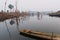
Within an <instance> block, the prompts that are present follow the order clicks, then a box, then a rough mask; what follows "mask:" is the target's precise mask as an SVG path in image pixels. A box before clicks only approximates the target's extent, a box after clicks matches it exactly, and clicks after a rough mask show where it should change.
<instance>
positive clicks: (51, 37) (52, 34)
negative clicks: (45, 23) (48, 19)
mask: <svg viewBox="0 0 60 40" xmlns="http://www.w3.org/2000/svg"><path fill="white" fill-rule="evenodd" d="M51 40H53V32H52V36H51Z"/></svg>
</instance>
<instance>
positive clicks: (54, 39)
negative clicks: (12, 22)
mask: <svg viewBox="0 0 60 40" xmlns="http://www.w3.org/2000/svg"><path fill="white" fill-rule="evenodd" d="M20 34H21V35H24V36H28V37H34V38H37V39H43V40H60V37H59V36H56V35H53V33H45V32H38V31H32V30H26V29H23V30H21V31H20Z"/></svg>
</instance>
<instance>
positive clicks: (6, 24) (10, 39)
mask: <svg viewBox="0 0 60 40" xmlns="http://www.w3.org/2000/svg"><path fill="white" fill-rule="evenodd" d="M5 25H6V28H7V31H8V34H9V37H10V40H11V33H10V31H9V28H8V25H7V22H6V21H5Z"/></svg>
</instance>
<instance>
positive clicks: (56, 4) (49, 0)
mask: <svg viewBox="0 0 60 40" xmlns="http://www.w3.org/2000/svg"><path fill="white" fill-rule="evenodd" d="M5 1H6V0H0V10H2V9H4V3H5ZM15 1H16V0H8V1H7V5H9V4H12V5H14V6H15ZM17 2H18V3H17V4H18V5H17V6H18V9H19V10H20V11H56V10H60V0H17ZM6 8H7V9H8V7H7V6H6Z"/></svg>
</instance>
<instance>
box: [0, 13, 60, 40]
mask: <svg viewBox="0 0 60 40" xmlns="http://www.w3.org/2000/svg"><path fill="white" fill-rule="evenodd" d="M21 29H30V30H37V31H41V32H54V33H57V34H60V18H59V17H50V16H48V15H42V14H40V15H38V14H37V15H29V16H22V17H19V18H13V19H8V20H5V21H3V22H0V40H36V39H32V38H29V37H25V36H22V35H20V34H19V31H20V30H21Z"/></svg>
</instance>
